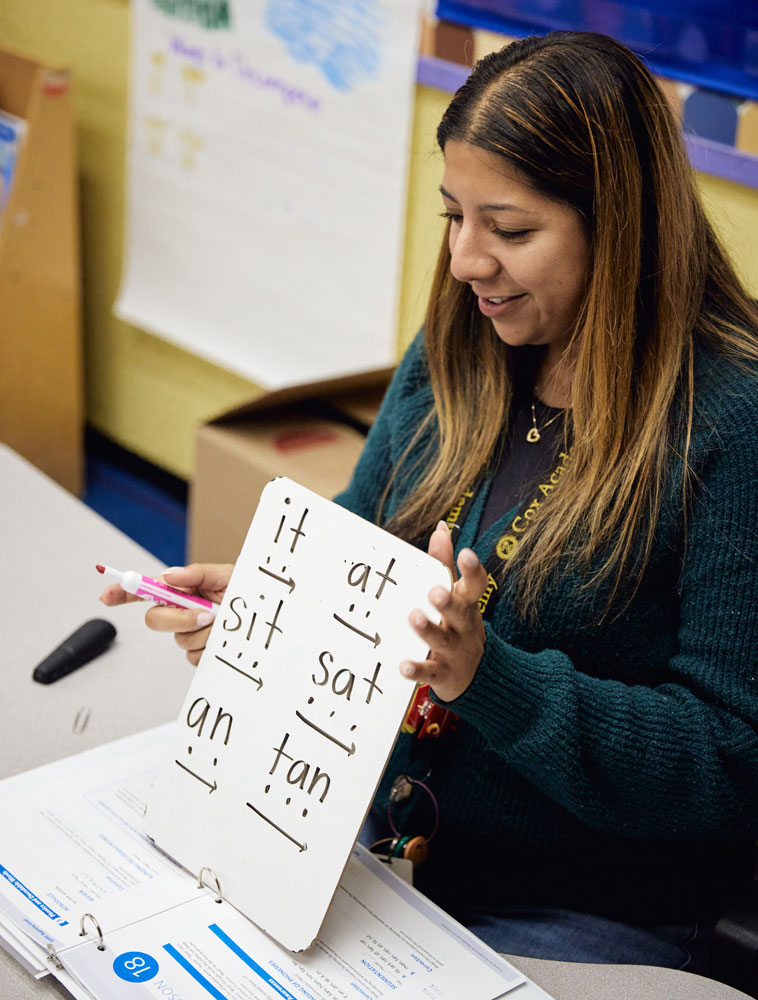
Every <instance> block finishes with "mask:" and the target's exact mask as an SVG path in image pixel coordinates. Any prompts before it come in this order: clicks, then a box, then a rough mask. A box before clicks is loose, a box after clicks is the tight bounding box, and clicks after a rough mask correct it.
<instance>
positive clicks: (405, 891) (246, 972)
mask: <svg viewBox="0 0 758 1000" xmlns="http://www.w3.org/2000/svg"><path fill="white" fill-rule="evenodd" d="M385 869H386V866H385V865H383V863H382V862H381V861H379V860H377V859H376V858H374V857H373V856H372V855H370V854H368V852H367V851H365V849H363V848H360V847H359V848H357V849H356V852H355V853H354V855H353V857H352V858H351V860H350V863H349V865H348V867H347V870H346V872H345V876H344V878H343V881H342V883H341V885H340V888H339V889H338V891H337V895H336V896H335V900H334V904H333V906H332V908H331V910H330V912H329V916H328V917H327V920H326V922H325V924H324V927H323V930H322V934H321V936H320V937H319V939H318V940H317V942H316V944H315V945H314V947H313V948H312V949H311V950H310V951H308V952H306V953H304V954H292V953H291V952H288V951H285V950H284V949H283V948H281V947H280V946H279V945H277V944H276V943H275V942H274V941H272V939H271V938H269V937H267V936H266V935H265V934H263V933H262V932H261V931H259V930H258V929H257V928H256V927H255V926H254V925H253V924H251V923H250V922H249V921H248V920H246V919H245V918H244V917H242V916H241V915H240V914H239V912H238V911H236V910H235V909H233V908H232V907H231V906H230V905H229V904H228V903H226V902H223V903H221V904H216V903H215V901H214V898H213V895H212V894H204V895H203V896H202V897H199V898H196V899H195V901H194V902H192V903H189V904H186V905H184V906H179V907H177V908H176V909H175V910H171V911H164V912H163V913H160V914H158V915H156V916H155V917H153V918H151V919H150V920H147V921H142V922H141V923H139V924H137V925H135V926H133V927H128V928H123V929H121V930H119V931H116V932H114V933H113V934H108V935H106V936H105V942H104V943H105V950H104V951H98V949H97V948H96V947H95V943H94V942H93V941H90V942H88V943H86V944H81V945H78V946H77V947H74V948H72V949H70V950H69V951H67V952H65V953H64V954H63V956H62V958H63V961H64V963H65V966H66V968H67V970H68V971H69V972H70V973H71V974H73V975H74V976H75V977H76V978H77V979H78V980H79V982H80V983H81V984H82V985H83V986H84V987H86V989H87V990H88V991H89V992H90V993H91V994H92V995H93V996H99V997H106V996H107V997H108V998H109V1000H147V998H149V997H153V998H155V997H172V996H173V997H175V998H179V997H181V1000H208V998H209V997H214V998H215V1000H274V998H277V997H278V998H284V1000H386V998H388V997H400V998H402V1000H428V998H431V1000H461V998H463V997H465V998H466V1000H495V998H496V997H501V996H503V995H504V994H505V993H507V992H508V991H510V990H511V989H513V988H514V987H515V986H518V985H519V984H520V983H523V982H524V981H525V980H524V977H523V976H522V975H521V974H520V973H519V972H517V971H516V970H515V969H514V968H513V967H512V966H510V965H509V964H508V963H507V962H505V961H504V960H503V959H501V958H500V956H498V955H496V954H495V953H494V952H492V951H490V950H489V949H488V948H487V947H486V946H485V945H483V944H482V943H481V942H479V941H477V939H476V938H474V937H473V935H471V934H469V932H468V931H466V930H465V929H464V928H463V927H460V926H459V925H458V924H456V923H455V922H454V921H452V920H451V919H450V918H448V917H447V916H446V915H445V914H443V913H442V912H441V911H440V910H438V909H437V908H436V907H434V906H433V905H432V904H430V903H429V902H428V901H427V900H425V899H424V898H423V897H422V896H420V895H419V893H417V892H414V890H412V889H410V888H409V887H408V886H406V884H405V883H404V882H402V881H401V880H400V879H399V878H397V876H395V875H394V874H393V873H392V872H390V871H388V870H385ZM294 905H296V904H294Z"/></svg>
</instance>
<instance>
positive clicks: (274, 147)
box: [115, 0, 419, 388]
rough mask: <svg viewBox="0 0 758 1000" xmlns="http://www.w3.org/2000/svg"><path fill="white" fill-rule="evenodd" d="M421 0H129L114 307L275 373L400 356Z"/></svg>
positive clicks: (311, 373)
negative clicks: (121, 221) (125, 140)
mask: <svg viewBox="0 0 758 1000" xmlns="http://www.w3.org/2000/svg"><path fill="white" fill-rule="evenodd" d="M418 23H419V0H132V43H131V73H130V112H129V114H130V129H129V132H130V139H129V150H128V171H127V219H126V240H125V254H124V269H123V275H122V283H121V289H120V293H119V297H118V300H117V302H116V307H115V308H116V313H117V314H118V315H119V316H120V317H121V318H123V319H125V320H127V321H129V322H131V323H133V324H135V325H137V326H139V327H140V328H142V329H145V330H147V331H149V332H151V333H154V334H157V335H159V336H161V337H164V338H166V339H167V340H170V341H172V342H174V343H176V344H178V345H180V346H181V347H183V348H185V349H187V350H189V351H191V352H193V353H194V354H197V355H199V356H200V357H203V358H206V359H207V360H210V361H212V362H215V363H217V364H219V365H221V366H222V367H224V368H226V369H228V370H231V371H234V372H237V373H239V374H241V375H244V376H247V377H249V378H252V379H254V380H255V381H257V382H258V383H260V384H261V385H265V386H267V387H270V388H276V387H281V386H284V385H296V384H300V383H303V382H309V381H314V380H318V379H321V378H325V377H331V376H337V375H347V374H352V373H355V372H359V371H366V370H369V369H372V368H376V367H385V366H387V365H390V364H392V363H394V361H395V349H396V329H397V304H398V295H399V278H400V266H401V252H402V239H403V224H404V218H405V194H406V179H407V172H408V149H409V135H410V126H411V115H412V108H413V95H414V84H415V74H416V60H417V53H418Z"/></svg>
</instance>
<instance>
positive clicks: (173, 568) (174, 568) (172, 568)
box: [163, 566, 181, 580]
mask: <svg viewBox="0 0 758 1000" xmlns="http://www.w3.org/2000/svg"><path fill="white" fill-rule="evenodd" d="M180 569H181V566H169V568H168V569H164V571H163V578H164V580H165V578H166V577H167V576H169V574H172V573H178V572H179V570H180Z"/></svg>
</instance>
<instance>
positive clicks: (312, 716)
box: [146, 479, 451, 951]
mask: <svg viewBox="0 0 758 1000" xmlns="http://www.w3.org/2000/svg"><path fill="white" fill-rule="evenodd" d="M450 585H451V580H450V573H449V571H448V569H447V568H446V567H445V566H444V565H443V564H442V563H441V562H438V561H437V560H436V559H433V558H432V557H431V556H429V555H427V554H426V553H424V552H421V551H419V550H418V549H416V548H414V547H413V546H411V545H409V544H407V543H406V542H403V541H401V540H399V539H397V538H395V537H393V536H392V535H390V534H388V533H387V532H385V531H383V530H382V529H380V528H378V527H376V526H375V525H372V524H369V523H368V522H367V521H364V520H363V519H362V518H359V517H357V516H356V515H354V514H352V513H350V512H349V511H346V510H343V509H342V508H340V507H338V506H337V505H336V504H333V503H330V502H329V501H328V500H324V499H323V498H321V497H319V496H317V495H316V494H315V493H312V492H311V491H310V490H306V489H305V488H304V487H302V486H298V485H297V484H296V483H293V482H291V481H290V480H287V479H276V480H274V481H273V482H272V483H270V484H269V485H268V486H267V487H266V489H265V490H264V492H263V495H262V497H261V502H260V504H259V506H258V510H257V511H256V514H255V517H254V519H253V523H252V525H251V528H250V531H249V533H248V536H247V539H246V542H245V545H244V547H243V550H242V553H241V555H240V558H239V560H238V562H237V565H236V567H235V570H234V574H233V576H232V579H231V581H230V583H229V587H228V589H227V592H226V596H225V598H224V603H223V605H222V608H221V610H220V612H219V614H218V617H217V619H216V622H215V624H214V627H213V631H212V633H211V636H210V639H209V642H208V646H207V648H206V650H205V652H204V654H203V658H202V661H201V663H200V666H199V668H198V672H197V674H196V676H195V679H194V680H193V683H192V686H191V688H190V691H189V694H188V696H187V698H186V700H185V704H184V707H183V709H182V715H181V716H180V719H179V721H178V723H177V727H176V730H175V734H174V739H173V746H172V750H171V754H170V757H169V759H168V760H167V761H166V762H165V763H164V765H163V767H162V768H161V772H160V776H159V778H158V781H157V783H156V786H155V789H154V791H153V794H152V796H151V798H150V800H149V803H148V809H147V814H146V830H147V832H148V834H149V835H150V837H151V838H154V840H155V842H156V843H157V844H158V846H159V847H161V848H163V849H164V850H166V851H168V853H169V854H171V855H172V856H173V857H175V858H176V859H177V860H178V861H179V862H180V863H181V864H183V865H184V866H185V867H187V868H188V869H189V870H190V871H193V872H199V871H200V869H201V868H203V867H206V868H210V869H212V871H213V873H214V877H217V878H218V881H219V884H220V889H221V893H222V894H223V896H224V898H225V899H227V900H228V901H229V902H231V903H232V904H233V905H234V906H236V907H237V908H238V909H240V910H241V911H242V912H243V913H245V914H246V915H247V916H248V917H250V919H251V920H253V921H254V922H255V923H256V924H258V926H259V927H261V928H262V929H263V930H265V931H266V932H267V933H269V934H270V935H271V936H272V937H274V938H275V939H276V940H277V941H279V942H280V943H281V944H283V945H284V946H285V947H286V948H289V949H290V950H292V951H300V950H302V949H304V948H307V947H309V946H310V944H311V942H312V941H313V940H314V939H315V937H316V936H317V934H318V931H319V928H320V926H321V923H322V921H323V919H324V916H325V915H326V912H327V909H328V907H329V903H330V901H331V899H332V896H333V894H334V891H335V889H336V887H337V884H338V882H339V880H340V877H341V875H342V872H343V869H344V866H345V864H346V862H347V859H348V857H349V854H350V850H351V848H352V846H353V843H354V841H355V838H356V837H357V835H358V832H359V829H360V827H361V825H362V823H363V820H364V817H365V815H366V812H367V811H368V808H369V806H370V803H371V800H372V798H373V796H374V792H375V790H376V787H377V785H378V782H379V779H380V777H381V774H382V771H383V770H384V766H385V764H386V761H387V758H388V757H389V754H390V752H391V749H392V746H393V744H394V741H395V738H396V734H397V732H398V729H399V726H400V723H401V721H402V718H403V715H404V712H405V710H406V708H407V705H408V702H409V700H410V697H411V695H412V693H413V690H414V685H413V684H412V682H410V681H408V680H407V679H406V678H404V677H403V676H402V675H401V674H400V671H399V669H398V667H399V664H400V663H401V661H402V660H404V659H414V660H422V659H424V657H425V656H426V653H427V647H426V646H425V644H424V642H423V641H422V640H421V639H420V638H419V636H418V635H417V634H416V633H415V632H414V631H413V629H412V628H411V626H410V624H409V623H408V615H409V613H410V611H411V610H412V609H413V608H414V607H421V608H423V609H424V611H425V612H426V613H427V615H428V616H429V618H430V619H431V620H435V621H438V620H439V613H438V612H436V611H435V610H434V609H433V608H432V606H431V605H430V604H429V603H428V600H427V595H428V593H429V591H430V590H431V589H432V588H433V587H434V586H443V587H445V588H446V589H449V588H450Z"/></svg>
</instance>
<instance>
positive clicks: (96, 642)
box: [32, 618, 116, 684]
mask: <svg viewBox="0 0 758 1000" xmlns="http://www.w3.org/2000/svg"><path fill="white" fill-rule="evenodd" d="M115 635H116V628H115V626H114V625H112V624H111V623H110V622H108V621H106V620H105V619H104V618H92V619H90V621H88V622H85V623H84V624H83V625H80V626H79V628H78V629H77V630H76V632H72V634H71V635H70V636H69V637H68V639H64V641H63V642H62V643H61V644H60V646H58V647H57V649H54V650H53V651H52V653H50V655H49V656H46V657H45V659H44V660H42V662H41V663H39V664H38V665H37V666H36V667H35V668H34V673H33V674H32V677H33V678H34V680H35V681H38V682H39V683H40V684H52V683H53V681H57V680H58V679H59V678H61V677H65V676H66V674H70V673H72V671H74V670H76V669H77V668H78V667H83V666H84V664H85V663H89V661H90V660H92V659H94V657H96V656H99V655H100V653H102V652H103V651H104V650H106V649H107V648H108V646H110V644H111V643H112V642H113V639H114V637H115Z"/></svg>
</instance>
